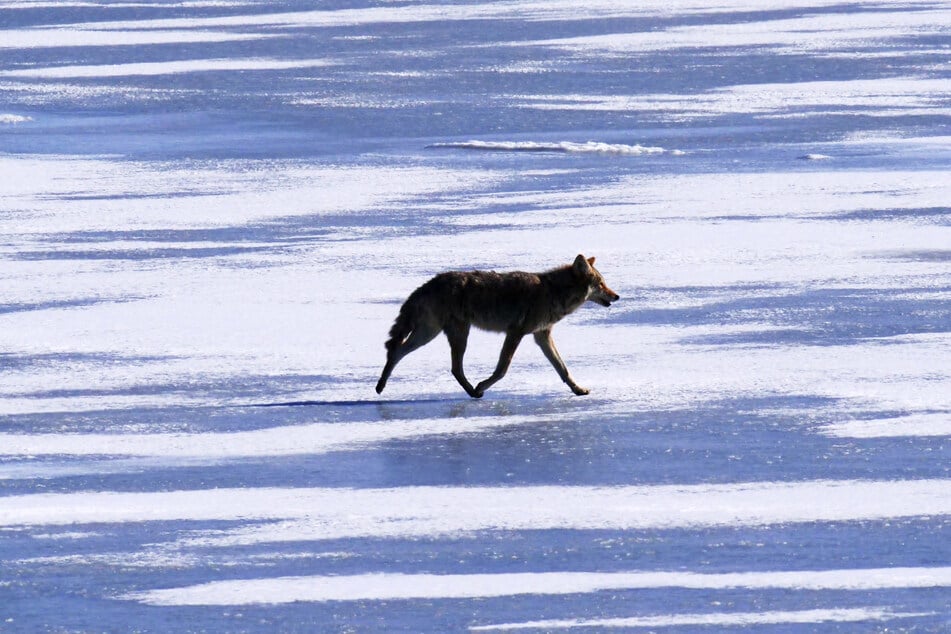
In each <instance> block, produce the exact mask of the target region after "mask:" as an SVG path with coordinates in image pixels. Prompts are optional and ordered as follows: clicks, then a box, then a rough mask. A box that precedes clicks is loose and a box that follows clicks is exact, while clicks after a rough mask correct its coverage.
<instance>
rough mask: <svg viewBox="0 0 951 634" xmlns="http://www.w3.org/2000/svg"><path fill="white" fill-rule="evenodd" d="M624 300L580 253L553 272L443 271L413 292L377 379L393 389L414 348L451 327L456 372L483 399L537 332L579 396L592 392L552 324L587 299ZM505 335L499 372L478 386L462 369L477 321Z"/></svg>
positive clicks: (479, 325) (563, 377)
mask: <svg viewBox="0 0 951 634" xmlns="http://www.w3.org/2000/svg"><path fill="white" fill-rule="evenodd" d="M618 299H620V297H618V294H617V293H615V292H614V291H612V290H611V289H610V288H608V287H607V285H605V283H604V278H603V277H601V274H600V273H599V272H598V270H597V269H595V268H594V258H587V259H585V257H584V256H583V255H579V256H578V257H576V258H575V261H574V263H573V264H569V265H567V266H562V267H559V268H557V269H552V270H551V271H546V272H545V273H523V272H522V271H513V272H511V273H496V272H495V271H468V272H466V271H451V272H448V273H440V274H439V275H437V276H436V277H434V278H432V279H431V280H429V281H428V282H426V283H425V284H423V285H422V286H420V287H419V288H417V289H416V290H415V291H413V292H412V294H410V296H409V298H408V299H407V300H406V302H405V303H404V304H403V306H402V308H400V314H399V316H398V317H397V318H396V322H395V323H394V324H393V327H392V328H391V329H390V338H389V340H388V341H387V342H386V344H385V345H386V366H385V367H384V368H383V374H381V375H380V380H379V382H377V384H376V392H377V394H379V393H381V392H382V391H383V388H384V387H386V381H387V379H389V378H390V373H391V372H393V368H394V367H396V364H397V363H399V362H400V360H401V359H402V358H403V357H405V356H406V355H408V354H409V353H410V352H412V351H413V350H416V349H417V348H420V347H422V346H424V345H426V344H427V343H429V342H430V341H432V340H433V339H434V338H435V337H436V335H438V334H439V331H442V332H445V333H446V337H447V338H448V339H449V348H450V350H451V352H452V375H453V376H454V377H456V380H457V381H459V384H460V385H461V386H462V387H463V389H465V391H466V393H467V394H468V395H469V396H471V397H473V398H481V397H482V395H483V394H485V391H486V390H487V389H488V388H489V387H491V386H492V385H494V384H495V383H496V382H497V381H498V380H499V379H501V378H502V377H503V376H505V372H506V371H507V370H508V368H509V364H510V363H511V362H512V355H514V354H515V349H516V348H517V347H518V344H519V342H521V341H522V337H524V336H525V335H527V334H529V333H531V334H532V335H534V337H535V343H537V344H538V346H539V347H540V348H541V349H542V352H544V353H545V357H546V358H547V359H548V361H550V362H551V364H552V365H553V366H554V368H555V371H556V372H557V373H558V376H559V377H561V380H562V381H564V382H565V383H567V384H568V387H570V388H571V391H572V392H574V393H575V394H577V395H579V396H580V395H583V394H587V393H588V390H586V389H585V388H583V387H581V386H579V385H578V384H577V383H575V381H574V379H572V378H571V375H570V374H568V368H566V367H565V362H564V361H562V360H561V355H559V354H558V350H556V349H555V342H554V341H552V338H551V328H552V326H554V325H555V324H556V323H557V322H558V321H559V320H560V319H561V318H562V317H564V316H565V315H568V314H569V313H572V312H574V311H575V309H577V308H578V307H579V306H581V305H582V304H583V303H585V302H586V301H592V302H597V303H598V304H601V305H602V306H610V305H611V302H613V301H617V300H618ZM473 325H474V326H476V327H477V328H481V329H483V330H491V331H494V332H504V333H505V343H503V344H502V352H501V354H500V355H499V362H498V365H496V366H495V372H493V373H492V376H490V377H489V378H487V379H486V380H484V381H482V382H481V383H479V384H478V385H476V386H475V387H472V384H471V383H469V381H468V379H466V375H465V374H464V373H463V371H462V357H463V355H464V354H465V353H466V341H467V340H468V338H469V328H470V326H473Z"/></svg>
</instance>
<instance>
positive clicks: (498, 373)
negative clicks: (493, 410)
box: [473, 331, 525, 398]
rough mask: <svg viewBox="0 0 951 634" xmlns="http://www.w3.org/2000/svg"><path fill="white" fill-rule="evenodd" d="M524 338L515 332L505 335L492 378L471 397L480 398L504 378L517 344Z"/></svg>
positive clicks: (481, 384) (479, 385)
mask: <svg viewBox="0 0 951 634" xmlns="http://www.w3.org/2000/svg"><path fill="white" fill-rule="evenodd" d="M524 336H525V335H523V334H522V333H520V332H517V331H512V332H509V333H508V334H507V335H505V343H503V344H502V352H501V353H499V362H498V364H496V366H495V372H493V373H492V376H490V377H489V378H487V379H486V380H485V381H482V382H481V383H479V384H478V385H477V386H476V387H475V394H474V395H473V396H475V397H476V398H481V397H482V395H483V394H485V391H486V390H487V389H489V388H490V387H491V386H493V385H495V384H496V383H498V381H499V379H501V378H502V377H503V376H505V373H506V372H508V369H509V365H510V364H511V363H512V357H513V356H515V349H516V348H518V344H519V343H521V341H522V337H524Z"/></svg>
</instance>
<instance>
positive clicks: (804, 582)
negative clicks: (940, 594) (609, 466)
mask: <svg viewBox="0 0 951 634" xmlns="http://www.w3.org/2000/svg"><path fill="white" fill-rule="evenodd" d="M949 586H951V568H947V567H945V568H941V567H935V568H927V567H923V568H878V569H861V568H860V569H840V570H786V571H781V572H776V571H766V572H734V573H697V572H642V571H632V572H537V573H499V574H467V575H430V574H411V575H410V574H364V575H340V576H332V577H331V576H311V577H283V578H276V579H274V578H271V579H242V580H235V581H215V582H211V583H206V584H201V585H196V586H188V587H183V588H167V589H162V590H149V591H146V592H141V593H135V594H131V595H127V596H126V597H124V598H126V599H132V600H137V601H141V602H143V603H149V604H151V605H241V604H249V603H270V604H276V603H293V602H297V601H394V600H406V599H463V598H465V599H471V598H476V597H479V598H486V597H506V596H515V595H523V594H536V595H560V594H581V593H591V592H601V591H605V590H634V589H644V588H691V589H705V590H723V589H727V588H747V589H766V588H782V589H785V590H882V589H891V588H939V587H949Z"/></svg>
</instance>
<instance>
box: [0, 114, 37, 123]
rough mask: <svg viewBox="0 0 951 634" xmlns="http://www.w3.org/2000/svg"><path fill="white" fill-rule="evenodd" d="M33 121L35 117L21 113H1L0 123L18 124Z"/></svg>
mask: <svg viewBox="0 0 951 634" xmlns="http://www.w3.org/2000/svg"><path fill="white" fill-rule="evenodd" d="M27 121H33V117H25V116H23V115H19V114H0V123H6V124H14V125H15V124H17V123H26V122H27Z"/></svg>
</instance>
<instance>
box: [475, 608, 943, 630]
mask: <svg viewBox="0 0 951 634" xmlns="http://www.w3.org/2000/svg"><path fill="white" fill-rule="evenodd" d="M916 616H928V615H927V614H923V613H920V612H895V611H893V610H891V609H889V608H831V609H817V610H795V611H792V610H775V611H769V612H708V613H703V614H663V615H658V616H632V617H619V618H605V619H545V620H542V621H526V622H523V623H500V624H498V625H481V626H473V627H470V628H469V630H470V631H473V632H495V631H508V630H535V629H540V630H546V631H551V630H561V629H571V628H575V627H587V628H610V627H621V628H653V627H678V626H690V625H694V626H698V627H709V626H735V627H749V626H751V625H780V624H793V623H796V624H819V623H860V622H866V621H892V620H895V619H904V618H913V617H916Z"/></svg>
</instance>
